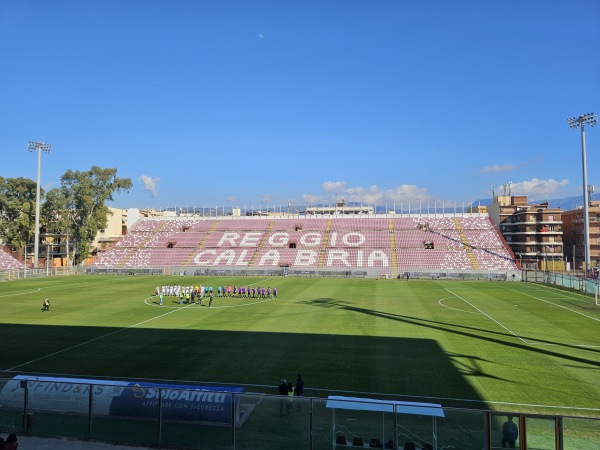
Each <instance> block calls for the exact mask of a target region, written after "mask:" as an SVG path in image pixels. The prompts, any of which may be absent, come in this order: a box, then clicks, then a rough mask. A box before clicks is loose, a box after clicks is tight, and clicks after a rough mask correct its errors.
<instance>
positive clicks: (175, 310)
mask: <svg viewBox="0 0 600 450" xmlns="http://www.w3.org/2000/svg"><path fill="white" fill-rule="evenodd" d="M189 306H191V305H188V306H184V307H183V308H177V309H173V310H172V311H169V312H166V313H164V314H160V315H158V316H156V317H152V318H151V319H146V320H143V321H141V322H138V323H135V324H133V325H130V326H128V327H125V328H121V329H120V330H115V331H112V332H110V333H106V334H103V335H102V336H98V337H95V338H93V339H90V340H88V341H85V342H80V343H79V344H77V345H72V346H71V347H67V348H64V349H62V350H59V351H57V352H53V353H50V354H48V355H45V356H40V357H39V358H36V359H32V360H31V361H27V362H25V363H22V364H18V365H16V366H13V367H10V368H8V369H4V371H5V372H9V371H13V370H15V369H18V368H19V367H23V366H27V365H29V364H32V363H35V362H38V361H41V360H42V359H46V358H50V357H52V356H56V355H60V354H61V353H65V352H68V351H70V350H74V349H76V348H79V347H83V346H84V345H87V344H91V343H92V342H96V341H99V340H100V339H104V338H106V337H109V336H112V335H114V334H117V333H121V332H122V331H127V330H130V329H132V328H135V327H137V326H140V325H143V324H145V323H148V322H152V321H153V320H156V319H160V318H161V317H165V316H168V315H169V314H173V313H174V312H177V311H183V310H184V309H186V308H188V307H189Z"/></svg>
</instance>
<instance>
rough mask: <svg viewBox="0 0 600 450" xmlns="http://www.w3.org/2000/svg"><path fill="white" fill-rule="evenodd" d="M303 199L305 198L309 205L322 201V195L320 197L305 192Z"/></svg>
mask: <svg viewBox="0 0 600 450" xmlns="http://www.w3.org/2000/svg"><path fill="white" fill-rule="evenodd" d="M302 200H304V201H305V202H306V203H308V204H309V205H313V204H315V203H319V202H320V201H322V197H319V196H318V195H310V194H303V195H302Z"/></svg>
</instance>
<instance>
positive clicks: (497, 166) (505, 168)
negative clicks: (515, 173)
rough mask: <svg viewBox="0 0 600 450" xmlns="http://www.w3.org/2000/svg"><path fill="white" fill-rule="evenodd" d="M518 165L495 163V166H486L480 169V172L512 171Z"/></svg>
mask: <svg viewBox="0 0 600 450" xmlns="http://www.w3.org/2000/svg"><path fill="white" fill-rule="evenodd" d="M516 169H517V166H515V165H514V164H494V165H493V166H486V167H483V168H482V169H481V170H479V172H480V173H501V172H510V171H511V170H516Z"/></svg>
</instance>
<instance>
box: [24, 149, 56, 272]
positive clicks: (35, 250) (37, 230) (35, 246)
mask: <svg viewBox="0 0 600 450" xmlns="http://www.w3.org/2000/svg"><path fill="white" fill-rule="evenodd" d="M51 148H52V145H51V144H45V143H43V142H33V141H29V145H28V146H27V150H29V151H30V152H35V151H37V152H38V161H37V162H38V163H37V188H36V192H35V242H34V243H33V268H34V269H37V266H38V255H39V250H40V175H41V167H42V152H46V153H50V149H51Z"/></svg>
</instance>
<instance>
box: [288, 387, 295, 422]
mask: <svg viewBox="0 0 600 450" xmlns="http://www.w3.org/2000/svg"><path fill="white" fill-rule="evenodd" d="M287 395H288V404H287V414H288V416H289V415H290V412H292V410H293V409H294V385H293V384H292V382H291V381H288V384H287Z"/></svg>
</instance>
